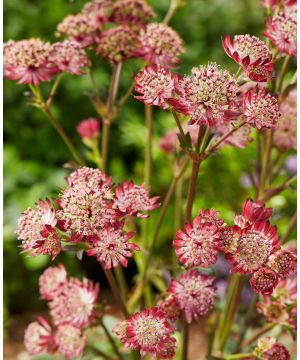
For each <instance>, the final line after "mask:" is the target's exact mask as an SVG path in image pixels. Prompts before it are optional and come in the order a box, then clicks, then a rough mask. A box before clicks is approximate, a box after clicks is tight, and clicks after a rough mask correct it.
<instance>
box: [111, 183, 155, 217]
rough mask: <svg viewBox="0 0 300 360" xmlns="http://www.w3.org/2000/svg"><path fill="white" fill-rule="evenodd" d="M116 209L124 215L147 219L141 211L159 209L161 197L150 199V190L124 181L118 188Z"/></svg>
mask: <svg viewBox="0 0 300 360" xmlns="http://www.w3.org/2000/svg"><path fill="white" fill-rule="evenodd" d="M115 197H116V200H115V203H114V207H115V208H117V209H118V210H119V211H120V212H121V213H123V214H124V215H130V216H137V217H139V218H145V217H147V215H145V214H142V213H141V211H151V210H154V209H156V208H157V207H159V205H160V204H159V202H158V200H159V196H154V197H152V198H150V188H148V189H146V188H145V186H144V185H136V184H135V183H134V182H133V181H129V182H127V181H123V183H122V184H119V185H118V186H117V187H116V191H115Z"/></svg>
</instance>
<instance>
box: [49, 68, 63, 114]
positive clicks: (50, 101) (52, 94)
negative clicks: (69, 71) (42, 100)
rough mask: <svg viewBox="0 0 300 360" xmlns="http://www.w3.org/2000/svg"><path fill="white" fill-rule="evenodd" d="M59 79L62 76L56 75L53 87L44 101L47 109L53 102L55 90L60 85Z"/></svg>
mask: <svg viewBox="0 0 300 360" xmlns="http://www.w3.org/2000/svg"><path fill="white" fill-rule="evenodd" d="M61 78H62V74H60V75H58V76H57V77H56V79H55V81H54V83H53V86H52V89H51V91H50V95H49V97H48V99H47V101H46V107H47V108H48V109H49V108H50V106H51V104H52V102H53V100H54V97H55V95H56V91H57V88H58V86H59V84H60V81H61Z"/></svg>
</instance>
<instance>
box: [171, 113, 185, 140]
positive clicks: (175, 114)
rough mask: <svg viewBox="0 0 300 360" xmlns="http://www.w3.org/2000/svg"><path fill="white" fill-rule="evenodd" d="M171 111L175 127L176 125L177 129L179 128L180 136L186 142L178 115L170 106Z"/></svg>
mask: <svg viewBox="0 0 300 360" xmlns="http://www.w3.org/2000/svg"><path fill="white" fill-rule="evenodd" d="M171 112H172V115H173V117H174V119H175V121H176V125H177V127H178V129H179V132H180V135H181V138H182V140H183V141H184V142H185V143H186V144H187V141H186V135H185V133H184V130H183V128H182V125H181V122H180V119H179V117H178V114H177V112H176V111H175V110H174V109H173V108H172V110H171ZM187 145H188V144H187Z"/></svg>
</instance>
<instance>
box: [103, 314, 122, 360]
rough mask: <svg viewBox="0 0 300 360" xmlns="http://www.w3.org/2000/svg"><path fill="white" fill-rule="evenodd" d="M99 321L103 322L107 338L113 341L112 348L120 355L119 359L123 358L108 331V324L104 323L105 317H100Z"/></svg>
mask: <svg viewBox="0 0 300 360" xmlns="http://www.w3.org/2000/svg"><path fill="white" fill-rule="evenodd" d="M99 321H100V324H101V326H102V328H103V330H104V332H105V335H106V337H107V339H108V340H109V342H110V343H111V346H112V348H113V349H114V352H115V353H116V355H117V356H118V359H120V360H122V356H121V354H120V352H119V349H118V347H117V345H116V343H115V341H114V339H113V337H112V336H111V334H110V332H109V331H108V329H107V327H106V325H105V324H104V322H103V319H102V318H100V320H99Z"/></svg>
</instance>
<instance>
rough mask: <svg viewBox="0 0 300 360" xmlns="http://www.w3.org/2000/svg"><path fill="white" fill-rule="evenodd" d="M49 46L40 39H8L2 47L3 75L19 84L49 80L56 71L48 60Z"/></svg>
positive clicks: (37, 83)
mask: <svg viewBox="0 0 300 360" xmlns="http://www.w3.org/2000/svg"><path fill="white" fill-rule="evenodd" d="M50 48H51V46H50V44H49V43H44V42H43V41H41V40H40V39H29V40H20V41H13V40H10V41H8V42H7V43H5V44H4V47H3V65H4V77H5V78H7V79H9V80H17V81H18V83H19V84H33V85H39V83H40V82H43V81H50V80H51V79H52V78H53V76H54V75H56V74H57V72H58V69H57V68H56V66H55V65H54V64H53V63H50V62H49V60H48V55H49V50H50Z"/></svg>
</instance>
